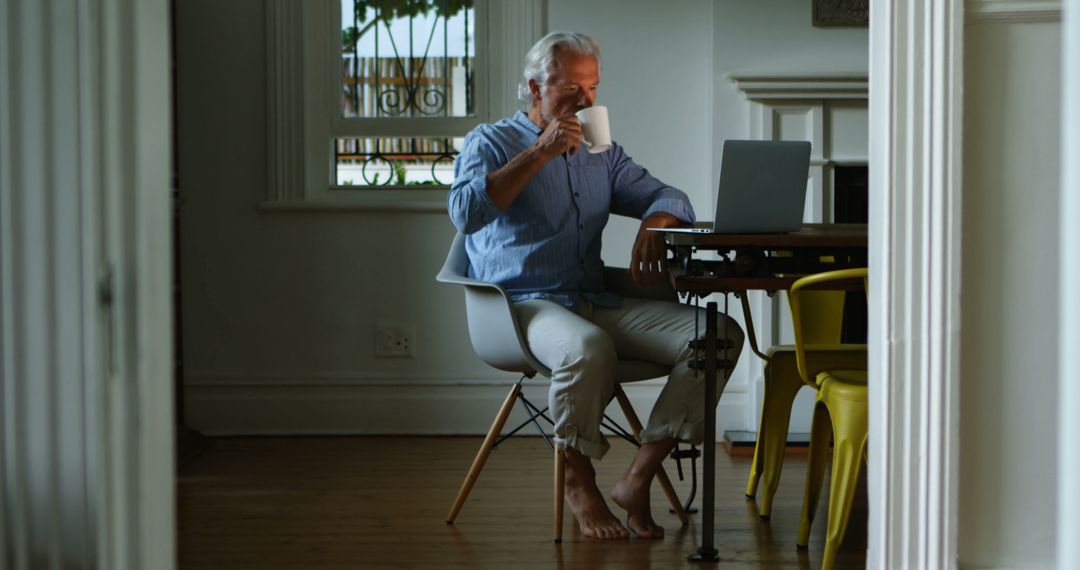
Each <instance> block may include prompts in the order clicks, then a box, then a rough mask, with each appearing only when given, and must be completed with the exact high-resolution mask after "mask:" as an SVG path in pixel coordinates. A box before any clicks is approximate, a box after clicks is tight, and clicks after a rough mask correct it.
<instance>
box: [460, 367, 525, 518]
mask: <svg viewBox="0 0 1080 570" xmlns="http://www.w3.org/2000/svg"><path fill="white" fill-rule="evenodd" d="M519 392H521V383H520V382H518V383H515V384H514V386H513V387H512V388H510V393H509V394H507V395H506V400H505V401H504V402H503V405H502V407H501V408H499V413H498V414H497V415H496V416H495V421H494V422H492V424H491V429H489V430H488V433H487V437H485V438H484V443H482V444H480V451H478V452H477V453H476V458H475V459H473V463H472V467H470V468H469V473H468V474H467V475H465V480H464V481H463V482H462V483H461V490H460V491H458V494H457V498H456V499H454V504H453V506H451V507H450V514H448V515H446V524H453V523H454V519H456V518H457V516H458V513H459V512H461V507H462V506H464V505H465V499H467V498H469V492H471V491H472V488H473V485H474V484H475V483H476V479H477V478H478V477H480V472H481V471H483V469H484V464H485V463H487V459H488V455H491V449H492V447H494V445H495V441H496V440H497V439H498V438H499V434H501V433H502V429H503V426H504V425H506V420H507V418H509V417H510V412H511V411H512V410H513V408H514V400H516V399H517V396H518V393H519Z"/></svg>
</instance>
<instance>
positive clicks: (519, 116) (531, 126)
mask: <svg viewBox="0 0 1080 570" xmlns="http://www.w3.org/2000/svg"><path fill="white" fill-rule="evenodd" d="M514 120H515V121H517V122H518V124H520V125H521V126H523V127H525V129H526V130H528V131H529V132H530V133H532V134H534V135H538V134H540V133H541V132H542V131H541V129H540V126H539V125H537V124H536V123H534V122H532V119H530V118H529V116H528V115H526V114H525V113H523V112H521V111H518V112H517V113H514Z"/></svg>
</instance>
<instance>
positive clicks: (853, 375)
mask: <svg viewBox="0 0 1080 570" xmlns="http://www.w3.org/2000/svg"><path fill="white" fill-rule="evenodd" d="M826 379H827V380H829V381H830V382H831V383H833V384H834V385H839V386H840V387H839V388H835V389H838V390H842V391H850V390H851V389H853V388H858V389H860V390H861V391H862V393H863V394H865V393H866V379H867V377H866V371H865V370H829V371H828V372H822V373H821V374H818V375H817V382H818V385H820V386H824V384H825V380H826ZM848 386H850V387H851V388H848Z"/></svg>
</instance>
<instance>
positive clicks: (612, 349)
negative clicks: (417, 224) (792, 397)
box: [449, 32, 743, 539]
mask: <svg viewBox="0 0 1080 570" xmlns="http://www.w3.org/2000/svg"><path fill="white" fill-rule="evenodd" d="M599 84H600V46H599V45H598V44H597V43H596V41H595V40H593V39H592V38H590V37H588V36H585V35H582V34H578V33H573V32H552V33H550V34H548V35H547V36H545V37H544V38H543V39H541V40H540V41H539V42H537V43H536V45H534V46H533V47H532V49H530V50H529V52H528V54H527V55H526V62H525V70H524V73H523V79H522V83H521V85H520V87H519V98H520V100H521V103H522V105H523V107H524V108H525V109H527V114H526V113H523V112H518V113H517V114H515V115H514V116H513V117H511V118H507V119H503V120H501V121H499V122H497V123H495V124H493V125H487V124H485V125H480V126H479V127H477V128H476V129H474V130H473V131H472V132H470V133H469V135H468V136H467V137H466V138H465V144H464V148H463V149H462V151H461V154H460V155H459V156H458V158H457V161H456V163H455V165H454V166H455V178H454V184H453V186H452V188H451V190H450V198H449V211H450V217H451V219H452V221H453V222H454V225H455V226H457V228H458V230H460V231H461V232H462V233H464V234H466V235H467V239H466V249H467V251H468V255H469V263H470V266H471V269H470V273H471V276H472V277H475V278H477V279H481V280H484V281H489V282H494V283H498V284H500V285H501V286H503V287H504V288H505V289H506V290H507V291H508V292H509V293H510V295H511V297H512V298H513V300H514V305H515V309H516V310H517V313H518V317H519V320H520V322H521V324H522V326H523V328H524V330H525V337H526V342H527V343H528V345H529V349H530V350H531V351H532V353H533V354H534V355H535V356H536V358H537V359H538V360H540V362H542V363H543V364H544V365H545V366H547V367H549V368H550V369H551V373H552V374H551V389H550V392H549V406H550V409H551V413H552V415H553V419H554V421H555V440H556V442H557V443H558V445H559V447H560V448H561V449H564V450H565V451H564V452H563V453H565V456H566V466H567V475H566V500H567V502H568V503H569V504H570V508H571V510H572V511H573V513H574V518H575V519H576V520H577V522H578V525H579V527H580V528H581V532H582V533H583V534H584V535H585V536H588V537H592V538H598V539H616V538H625V537H627V536H628V534H629V533H628V532H627V527H629V530H630V531H633V532H634V533H635V534H637V535H638V536H641V537H647V538H659V537H662V536H663V534H664V530H663V528H662V527H660V526H659V525H657V524H656V522H655V521H654V520H653V518H652V515H651V513H650V509H649V487H650V485H651V483H652V480H653V477H654V475H655V474H656V471H657V469H658V467H659V465H660V463H661V461H663V459H664V457H665V456H667V455H668V453H669V452H670V451H671V449H672V448H673V447H674V445H675V442H676V440H680V439H681V440H686V441H691V442H695V443H700V442H701V441H702V439H703V435H704V434H703V431H704V430H703V426H704V415H703V414H704V411H703V405H702V400H703V399H704V393H705V386H704V381H703V378H702V375H701V374H698V373H696V372H695V371H694V370H692V369H691V368H690V367H689V361H690V359H691V357H692V356H693V354H692V351H691V349H690V348H689V347H688V342H689V341H690V340H691V339H692V338H693V335H694V322H695V320H694V316H695V315H694V311H695V309H694V308H693V307H689V306H686V305H680V304H678V303H674V302H664V301H646V300H641V299H622V298H619V297H618V296H617V295H615V294H613V293H611V292H607V291H605V290H604V285H603V278H602V274H603V267H604V262H603V260H601V259H600V240H601V234H602V233H603V229H604V226H605V225H606V224H607V220H608V216H609V214H611V213H615V214H619V215H623V216H629V217H634V218H637V219H640V220H642V222H641V227H640V229H639V230H638V233H637V238H636V240H635V242H634V245H633V249H632V251H631V252H630V273H631V275H632V277H633V280H634V282H635V283H636V284H638V285H639V286H649V285H655V284H656V283H657V282H658V281H659V280H661V279H664V278H665V272H666V268H665V265H664V260H665V254H666V250H665V247H664V241H663V237H662V235H661V234H658V233H656V232H649V231H646V228H650V227H670V226H674V225H679V224H688V223H692V222H693V221H694V212H693V209H692V208H691V206H690V202H689V200H688V199H687V197H686V194H685V193H683V192H682V191H680V190H677V189H675V188H672V187H670V186H668V185H666V184H664V183H662V182H660V181H659V180H657V179H656V178H654V177H652V176H651V175H650V174H649V173H648V171H646V170H645V169H644V168H642V167H641V166H639V165H637V164H635V163H634V162H633V161H632V160H631V159H630V157H628V156H627V155H626V153H625V152H624V151H623V149H622V147H620V146H619V145H618V144H614V145H613V146H612V147H611V148H610V149H608V150H606V151H604V152H601V153H596V154H591V153H589V152H587V151H586V150H584V149H583V145H582V130H581V124H580V123H579V122H578V119H577V118H576V117H575V116H574V113H576V112H577V111H579V110H581V109H584V108H586V107H590V106H592V105H593V103H594V102H595V101H596V92H597V87H598V86H599ZM721 323H722V326H726V327H727V328H728V331H729V335H730V337H729V338H732V339H734V340H735V343H734V347H733V348H732V349H730V350H729V351H728V354H726V355H725V356H726V357H727V358H729V359H731V361H732V362H734V361H736V360H737V359H738V354H739V352H740V350H741V348H742V338H743V336H742V331H741V330H740V329H739V327H738V325H737V324H736V323H735V322H734V321H732V320H731V319H730V318H727V317H725V318H724V319H722V321H721ZM620 356H624V357H626V358H628V359H637V360H648V361H652V362H656V363H659V364H662V365H665V366H671V367H672V369H671V373H670V376H669V377H668V380H667V382H666V383H665V385H664V387H663V389H662V391H661V393H660V396H659V397H658V398H657V401H656V404H655V405H654V406H653V410H652V413H651V414H650V416H649V421H648V423H647V425H646V429H645V430H644V431H642V433H641V439H642V444H643V445H642V446H641V448H640V449H639V450H638V452H637V454H636V455H635V457H634V459H633V461H632V462H631V463H630V466H629V467H628V468H627V470H626V472H625V474H624V475H623V477H622V478H621V479H620V480H619V482H618V483H616V485H615V487H614V489H613V490H612V492H611V498H612V500H613V501H615V503H616V504H617V505H619V506H620V507H622V508H623V509H625V510H626V512H627V519H626V520H627V523H626V526H623V524H622V523H621V522H620V521H619V519H617V518H616V517H615V515H614V514H613V513H612V512H611V510H610V509H609V508H608V506H607V503H606V501H605V500H604V497H603V495H602V494H601V492H600V490H599V489H598V487H597V485H596V473H595V471H594V470H593V467H592V464H591V461H590V458H595V459H600V458H601V457H603V455H604V453H605V452H606V451H607V450H608V444H607V441H606V439H605V438H604V436H603V435H602V434H601V432H600V420H601V418H602V416H603V411H604V408H605V407H606V406H607V404H608V402H609V401H610V400H611V398H612V395H613V393H614V383H615V381H616V378H615V368H616V362H617V360H618V358H619V357H620ZM727 376H728V375H727V374H724V375H721V376H720V377H721V380H719V383H720V386H719V390H717V393H718V394H719V393H720V391H722V389H723V384H724V383H725V382H726V378H727ZM714 405H715V402H714Z"/></svg>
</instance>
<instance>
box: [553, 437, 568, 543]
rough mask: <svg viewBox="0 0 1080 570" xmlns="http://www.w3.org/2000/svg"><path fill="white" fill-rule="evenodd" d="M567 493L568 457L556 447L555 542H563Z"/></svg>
mask: <svg viewBox="0 0 1080 570" xmlns="http://www.w3.org/2000/svg"><path fill="white" fill-rule="evenodd" d="M565 492H566V455H564V454H563V450H562V449H561V448H560V447H559V446H558V444H556V445H555V493H554V495H555V542H556V543H560V542H562V531H563V504H564V501H563V498H564V497H563V493H565Z"/></svg>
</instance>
